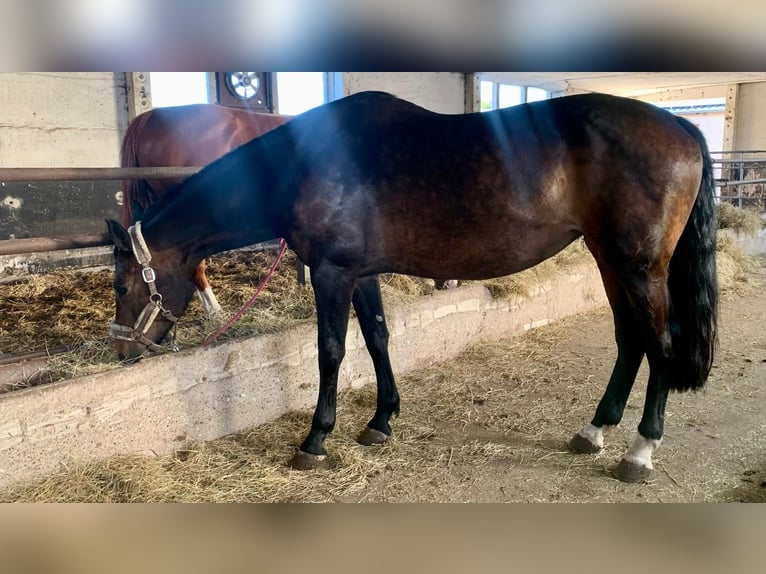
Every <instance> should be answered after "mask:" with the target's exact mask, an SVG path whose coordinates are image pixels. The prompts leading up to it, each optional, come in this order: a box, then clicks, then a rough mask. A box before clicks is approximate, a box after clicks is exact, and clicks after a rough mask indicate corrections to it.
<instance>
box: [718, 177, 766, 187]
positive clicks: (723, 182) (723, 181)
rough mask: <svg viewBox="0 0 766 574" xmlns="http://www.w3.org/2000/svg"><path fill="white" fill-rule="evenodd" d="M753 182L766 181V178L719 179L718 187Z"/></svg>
mask: <svg viewBox="0 0 766 574" xmlns="http://www.w3.org/2000/svg"><path fill="white" fill-rule="evenodd" d="M751 183H766V179H719V180H716V182H715V185H716V187H733V186H735V185H750V184H751Z"/></svg>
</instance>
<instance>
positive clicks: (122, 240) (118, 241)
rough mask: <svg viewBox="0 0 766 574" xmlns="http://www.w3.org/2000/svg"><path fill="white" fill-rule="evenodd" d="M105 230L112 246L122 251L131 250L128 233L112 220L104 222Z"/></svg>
mask: <svg viewBox="0 0 766 574" xmlns="http://www.w3.org/2000/svg"><path fill="white" fill-rule="evenodd" d="M106 228H107V231H108V233H109V237H111V238H112V241H113V242H114V244H115V245H116V246H117V247H118V248H119V249H122V250H123V251H130V250H131V249H132V246H131V243H130V236H129V235H128V231H127V230H126V229H125V228H124V227H123V226H122V225H120V224H119V223H117V222H116V221H115V220H114V219H107V220H106Z"/></svg>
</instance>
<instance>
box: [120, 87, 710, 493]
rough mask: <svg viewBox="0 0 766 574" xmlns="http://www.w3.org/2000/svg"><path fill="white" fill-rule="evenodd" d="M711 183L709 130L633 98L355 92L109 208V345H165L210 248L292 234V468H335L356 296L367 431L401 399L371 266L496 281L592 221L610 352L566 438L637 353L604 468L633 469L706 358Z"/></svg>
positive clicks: (597, 439)
mask: <svg viewBox="0 0 766 574" xmlns="http://www.w3.org/2000/svg"><path fill="white" fill-rule="evenodd" d="M220 189H225V190H227V193H226V194H225V196H224V197H223V198H222V196H221V194H220V193H219V190H220ZM714 191H715V189H714V181H713V171H712V163H711V160H710V156H709V153H708V150H707V145H706V143H705V139H704V137H703V136H702V134H701V133H700V131H699V130H698V129H697V128H696V127H694V126H693V125H692V124H691V123H689V122H688V121H686V120H684V119H682V118H678V117H676V116H673V115H672V114H670V113H669V112H666V111H664V110H661V109H659V108H657V107H654V106H652V105H649V104H646V103H643V102H639V101H636V100H631V99H624V98H617V97H614V96H607V95H602V94H587V95H578V96H570V97H566V98H556V99H552V100H546V101H543V102H535V103H532V104H524V105H521V106H516V107H512V108H506V109H503V110H497V111H493V112H488V113H485V114H466V115H442V114H436V113H433V112H430V111H428V110H425V109H423V108H421V107H418V106H416V105H414V104H411V103H409V102H406V101H403V100H400V99H397V98H395V97H393V96H391V95H389V94H383V93H378V92H365V93H360V94H356V95H354V96H350V97H348V98H344V99H342V100H338V101H335V102H332V103H329V104H326V105H324V106H321V107H319V108H316V109H314V110H312V111H309V112H306V113H305V114H302V115H300V116H297V117H296V118H295V119H293V120H292V121H290V122H288V123H286V124H285V125H284V126H281V127H279V128H277V129H275V130H273V131H271V132H269V133H267V134H265V135H264V136H262V137H259V138H256V139H254V140H252V141H251V142H249V143H247V144H245V145H243V146H240V147H239V148H237V149H236V150H234V151H232V152H231V153H228V154H226V155H225V156H224V157H222V158H221V159H219V160H217V161H215V162H213V163H212V164H211V165H210V166H208V167H207V168H205V169H204V170H202V171H201V172H200V173H199V174H197V175H195V176H193V177H190V178H189V179H187V180H185V181H184V182H183V183H182V184H181V185H180V186H178V187H176V188H174V189H173V190H171V191H170V192H169V193H167V194H166V195H164V196H163V197H162V198H160V199H159V200H158V201H157V202H156V203H154V204H153V205H151V206H150V207H149V208H148V209H147V211H146V212H145V213H144V215H143V217H142V218H141V221H140V223H136V224H135V225H134V226H133V227H131V228H130V229H128V230H126V229H125V228H124V227H122V226H121V225H120V224H119V223H117V222H114V221H112V222H109V224H108V225H109V232H110V235H111V237H112V239H113V241H114V243H115V250H114V255H115V278H114V288H115V294H116V302H117V313H116V317H115V324H114V326H113V333H114V335H115V338H116V339H117V340H116V341H115V344H116V347H117V350H118V353H119V354H120V355H121V356H123V357H126V358H128V359H135V358H137V357H139V356H141V355H142V354H143V353H144V352H145V351H146V349H147V348H151V349H154V348H156V347H158V345H157V342H159V341H160V340H161V339H162V338H163V337H164V336H165V335H166V334H167V333H168V332H169V331H170V329H171V328H172V326H173V324H174V323H175V321H176V320H177V317H180V316H181V315H182V314H183V313H184V311H185V310H186V308H187V306H188V304H189V301H190V300H191V298H192V296H193V292H194V283H193V280H192V277H193V271H194V268H195V267H196V265H197V263H198V262H199V261H201V260H202V259H204V258H205V257H207V256H208V255H211V254H213V253H219V252H221V251H225V250H228V249H234V248H237V247H241V246H244V245H249V244H252V243H256V242H259V241H264V240H267V239H272V238H275V237H283V238H285V240H286V241H287V243H288V245H289V246H290V247H291V248H292V249H293V250H294V251H295V252H296V254H297V255H298V256H299V257H300V258H301V260H303V261H305V262H306V264H307V265H308V266H309V268H310V269H311V283H312V286H313V288H314V297H315V300H316V310H317V330H318V351H319V352H318V355H319V396H318V399H317V406H316V410H315V411H314V417H313V419H312V423H311V429H310V431H309V433H308V436H307V437H306V439H305V440H304V441H303V443H302V444H301V445H300V449H299V450H298V452H297V453H296V455H295V457H294V458H293V460H292V465H293V466H294V467H296V468H317V467H320V466H323V465H324V466H326V465H327V464H328V459H327V451H326V450H325V447H324V440H325V438H326V437H327V435H328V434H329V433H330V432H331V431H332V430H333V427H334V425H335V415H336V412H335V411H336V389H337V382H338V374H339V367H340V364H341V361H342V360H343V356H344V353H345V341H346V329H347V326H348V319H349V308H350V306H351V305H352V304H353V306H354V309H355V310H356V314H357V318H358V320H359V323H360V325H361V329H362V333H363V335H364V339H365V342H366V344H367V349H368V351H369V353H370V356H371V358H372V361H373V364H374V366H375V374H376V379H377V385H378V387H377V391H378V399H377V408H376V410H375V414H374V415H373V417H372V419H371V420H370V421H369V422H368V425H367V428H366V429H365V430H364V431H363V432H362V434H361V435H360V438H359V440H360V442H362V443H363V444H373V443H382V442H385V441H386V440H387V439H388V437H389V436H390V435H391V432H392V429H391V425H390V424H389V423H390V419H391V417H392V416H393V415H394V414H396V413H398V412H399V394H398V392H397V389H396V385H395V382H394V376H393V371H392V368H391V363H390V360H389V356H388V330H387V327H386V322H385V313H384V311H383V305H382V302H381V296H380V286H379V283H378V278H377V274H379V273H387V272H394V273H403V274H408V275H418V276H421V277H456V278H460V279H463V278H464V279H484V278H488V277H497V276H501V275H507V274H509V273H514V272H517V271H521V270H522V269H525V268H528V267H531V266H532V265H535V264H537V263H539V262H541V261H543V260H544V259H546V258H548V257H550V256H552V255H553V254H555V253H556V252H558V251H560V250H561V249H563V248H564V247H565V246H566V245H567V244H569V243H570V242H572V241H574V240H575V239H576V238H578V237H583V238H584V240H585V243H586V245H587V246H588V248H589V249H590V251H591V253H592V254H593V256H594V257H595V259H596V262H597V264H598V266H599V270H600V271H601V277H602V279H603V282H604V287H605V289H606V293H607V296H608V298H609V303H610V305H611V308H612V312H613V315H614V325H615V339H616V342H617V360H616V362H615V365H614V370H613V371H612V375H611V377H610V379H609V383H608V385H607V387H606V391H605V393H604V395H603V398H602V399H601V402H600V403H599V405H598V407H597V408H596V412H595V415H594V417H593V419H592V420H591V422H590V423H589V424H587V425H585V427H584V428H582V429H581V430H580V431H579V432H578V433H577V434H576V435H575V436H574V438H572V440H570V442H569V446H570V448H571V449H572V450H573V451H575V452H593V451H596V450H599V449H601V448H602V447H603V441H604V431H605V430H606V429H607V428H609V427H610V426H613V425H616V424H618V423H619V422H620V420H621V418H622V415H623V411H624V409H625V405H626V402H627V400H628V396H629V395H630V392H631V389H632V387H633V383H634V381H635V379H636V375H637V373H638V370H639V366H640V364H641V361H642V360H643V357H644V356H646V357H647V358H648V362H649V382H648V385H647V388H646V399H645V403H644V411H643V414H642V417H641V421H640V423H639V425H638V435H637V437H636V439H635V441H634V443H633V445H632V446H631V447H630V449H629V450H628V451H627V452H626V453H625V455H624V456H623V458H622V460H621V461H620V463H619V465H618V466H617V467H616V469H615V474H616V475H617V476H618V477H619V478H620V479H621V480H625V481H640V480H643V479H645V478H646V477H647V476H648V475H649V474H650V473H651V470H652V454H653V452H654V449H655V448H656V447H657V446H658V445H659V443H660V440H661V439H662V436H663V429H664V416H665V405H666V402H667V399H668V395H669V392H670V391H671V390H676V391H685V390H690V389H699V388H702V386H703V385H704V383H705V381H706V380H707V378H708V374H709V373H710V369H711V366H712V361H713V354H714V349H715V344H716V336H717V335H716V333H717V317H718V288H717V279H716V261H715V240H716V207H715V197H714ZM201 211H202V212H204V214H205V216H204V217H200V212H201ZM445 229H450V233H449V234H445V233H444V230H445Z"/></svg>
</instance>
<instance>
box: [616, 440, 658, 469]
mask: <svg viewBox="0 0 766 574" xmlns="http://www.w3.org/2000/svg"><path fill="white" fill-rule="evenodd" d="M661 442H662V439H659V440H654V439H650V438H644V437H642V436H641V435H640V434H639V435H638V436H637V437H636V440H635V441H633V446H631V447H630V449H629V450H628V452H626V453H625V456H623V457H622V458H623V460H625V461H627V462H631V463H633V464H635V465H638V466H642V467H644V468H648V469H649V470H653V469H654V466H652V453H653V452H654V449H656V448H657V447H658V446H660V443H661Z"/></svg>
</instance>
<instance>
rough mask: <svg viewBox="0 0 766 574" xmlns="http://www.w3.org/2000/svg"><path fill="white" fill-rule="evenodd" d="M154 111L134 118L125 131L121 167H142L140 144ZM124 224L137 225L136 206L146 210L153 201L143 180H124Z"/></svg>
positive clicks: (122, 187)
mask: <svg viewBox="0 0 766 574" xmlns="http://www.w3.org/2000/svg"><path fill="white" fill-rule="evenodd" d="M152 113H153V110H149V111H148V112H144V113H143V114H140V115H138V116H136V117H135V118H133V120H131V122H130V123H129V124H128V129H127V130H125V137H123V138H122V146H121V147H120V167H140V162H139V161H138V143H139V141H140V139H141V134H142V133H143V131H144V128H145V127H146V124H147V123H148V122H149V120H150V119H151V116H152ZM121 189H122V222H123V224H124V225H125V227H128V226H130V225H133V223H135V218H134V216H135V215H136V214H135V213H134V209H135V207H136V206H139V207H141V208H146V207H147V206H148V205H149V204H150V203H151V202H152V199H153V194H152V192H151V190H150V189H149V186H148V185H147V183H146V180H143V179H123V180H122V185H121Z"/></svg>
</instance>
